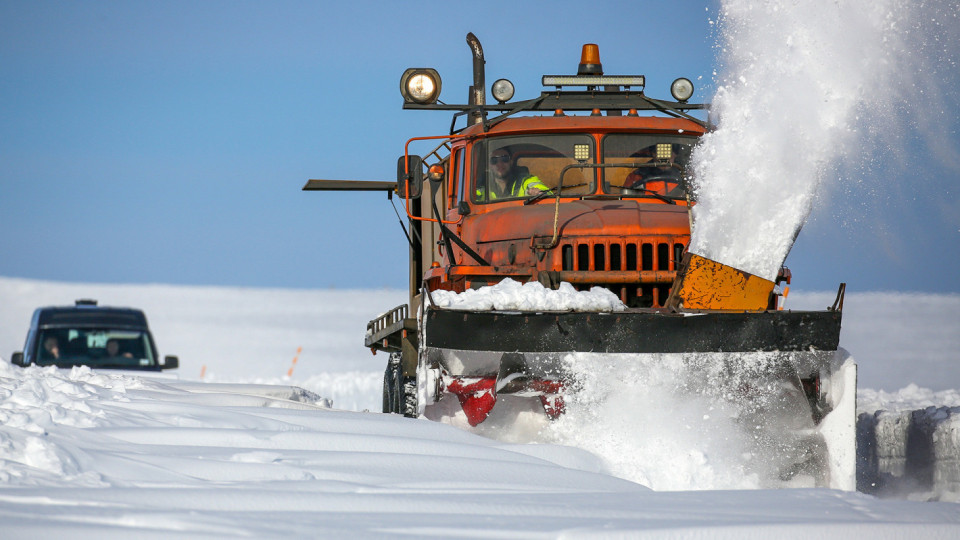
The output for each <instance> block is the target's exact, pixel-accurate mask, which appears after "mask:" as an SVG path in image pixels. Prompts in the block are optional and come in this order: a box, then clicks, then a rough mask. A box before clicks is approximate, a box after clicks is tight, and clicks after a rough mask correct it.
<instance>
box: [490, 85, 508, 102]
mask: <svg viewBox="0 0 960 540" xmlns="http://www.w3.org/2000/svg"><path fill="white" fill-rule="evenodd" d="M490 93H491V94H493V99H495V100H497V101H499V102H500V103H505V102H507V101H510V99H511V98H512V97H513V83H512V82H510V81H508V80H506V79H497V81H496V82H494V83H493V87H492V88H490Z"/></svg>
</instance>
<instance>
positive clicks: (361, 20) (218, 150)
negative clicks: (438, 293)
mask: <svg viewBox="0 0 960 540" xmlns="http://www.w3.org/2000/svg"><path fill="white" fill-rule="evenodd" d="M586 6H587V5H586V4H583V3H582V2H566V1H561V2H523V3H511V4H501V3H490V4H479V5H478V4H466V3H464V4H458V3H451V2H410V3H407V2H365V1H355V2H269V3H267V2H176V1H172V2H82V3H81V2H42V1H38V2H10V1H0V99H2V102H3V105H2V107H0V119H2V121H0V231H2V233H0V275H3V276H10V277H24V278H35V279H48V280H58V281H81V282H108V283H128V282H129V283H154V282H156V283H175V284H198V285H229V286H250V287H296V288H327V287H336V288H369V287H373V288H380V287H395V288H404V287H405V286H406V272H407V267H406V243H405V239H404V237H403V235H402V232H401V230H400V227H399V225H398V223H397V218H396V216H395V215H394V212H393V210H392V209H391V208H390V206H389V203H388V202H387V200H386V197H385V196H384V195H383V194H362V193H331V194H325V193H307V192H302V191H300V188H301V187H302V185H303V184H304V183H305V181H306V180H307V179H309V178H343V179H367V180H392V179H394V176H395V167H396V159H397V156H398V155H400V154H402V152H403V145H404V143H405V141H406V140H407V139H408V138H410V137H414V136H424V135H440V134H444V133H445V132H446V131H447V130H448V128H449V124H450V115H449V114H448V113H440V112H416V111H403V110H402V109H401V104H402V100H401V97H400V94H399V91H398V82H399V78H400V75H401V73H402V72H403V70H404V69H405V68H407V67H433V68H436V69H437V70H438V71H439V72H440V74H441V75H442V76H443V94H442V96H441V99H443V100H444V101H446V102H448V103H449V102H463V101H464V100H465V99H466V96H467V87H468V86H469V84H470V78H471V71H470V69H471V68H470V53H469V50H468V48H467V46H466V43H465V40H464V36H465V35H466V33H467V32H468V31H472V32H474V33H475V34H476V35H477V36H478V37H479V38H480V40H481V42H482V44H483V47H484V52H485V55H486V60H487V64H486V67H487V81H488V82H492V81H493V80H495V79H497V78H500V77H507V78H509V79H511V80H512V81H513V82H514V84H515V85H516V87H517V98H518V99H525V98H527V97H530V96H534V95H536V94H537V93H539V91H540V86H539V84H540V82H539V78H540V75H542V74H545V73H551V74H553V73H560V74H562V73H572V72H573V71H574V70H575V69H576V65H577V63H578V61H579V54H580V47H581V45H582V44H583V43H588V42H592V43H597V44H599V46H600V55H601V60H602V62H603V64H604V68H605V70H606V71H607V72H608V73H616V74H635V73H637V74H645V75H646V76H647V93H648V94H649V95H653V96H661V97H665V96H668V95H669V83H670V81H672V80H673V79H675V78H676V77H679V76H686V77H689V78H691V79H692V80H694V83H695V84H696V86H697V94H696V95H697V96H699V97H700V98H701V99H709V97H710V95H711V94H712V92H713V90H714V85H713V73H714V71H715V70H717V69H719V63H718V58H717V56H718V50H717V49H716V47H715V43H716V32H715V30H714V25H712V24H711V20H715V19H716V18H717V6H716V5H714V4H713V3H712V2H692V1H688V2H645V3H637V2H600V3H597V4H596V5H595V6H590V7H589V8H588V7H586ZM471 11H474V12H472V13H471ZM957 78H960V77H955V76H954V79H957ZM948 105H949V107H950V108H949V109H948V110H946V111H945V112H944V115H945V116H946V117H947V118H953V119H954V120H953V121H952V122H947V123H946V124H945V125H946V129H945V131H943V132H942V133H941V135H940V136H938V137H937V141H938V144H939V147H938V148H939V149H940V151H939V153H937V152H936V151H935V150H932V149H930V148H928V147H927V146H926V145H924V144H922V142H921V141H917V142H916V149H915V150H913V151H912V152H911V153H910V155H908V156H907V157H906V159H907V161H906V162H902V163H900V164H899V165H898V167H899V170H910V171H911V174H910V175H906V176H904V175H900V176H899V177H897V176H894V175H892V174H891V178H890V180H891V182H896V183H897V185H898V186H900V187H901V188H898V189H896V190H890V191H889V192H886V191H887V190H883V189H879V190H878V189H875V188H870V189H869V192H868V193H858V192H856V189H855V188H851V189H848V190H847V191H846V192H844V193H842V194H841V193H837V194H835V195H836V196H834V197H830V198H827V199H828V200H825V201H823V204H822V205H821V207H819V208H818V209H817V210H815V212H814V215H813V216H812V219H811V222H810V223H809V224H808V226H807V227H806V228H805V229H804V231H803V232H802V233H801V235H800V238H799V240H798V242H797V244H796V246H795V248H794V251H793V253H792V254H791V255H790V257H789V258H788V259H787V264H788V265H789V266H790V267H791V269H792V270H793V273H794V276H795V278H796V279H795V285H794V286H796V287H799V288H803V289H806V290H811V289H833V288H835V287H836V285H837V283H839V282H840V281H846V282H848V283H850V287H851V288H852V289H854V290H881V289H883V290H924V291H953V292H960V280H958V279H957V278H958V277H960V270H958V268H960V204H958V195H957V187H958V179H960V172H958V171H960V165H958V164H957V163H956V161H955V160H956V153H957V149H958V147H960V144H958V141H960V136H958V134H957V131H956V128H957V123H956V120H955V119H956V118H957V117H958V116H960V115H958V114H957V112H958V110H960V107H957V105H958V101H957V100H956V99H955V96H954V98H953V99H952V101H951V100H948ZM938 129H940V126H938ZM932 154H936V156H934V157H931V155H932ZM951 160H954V161H951ZM879 168H880V169H883V167H879ZM880 172H881V173H883V171H882V170H881V171H880ZM916 172H919V174H915V173H916ZM884 174H885V173H884ZM903 186H917V188H916V189H912V188H911V189H908V190H904V189H902V187H903ZM865 189H866V188H865Z"/></svg>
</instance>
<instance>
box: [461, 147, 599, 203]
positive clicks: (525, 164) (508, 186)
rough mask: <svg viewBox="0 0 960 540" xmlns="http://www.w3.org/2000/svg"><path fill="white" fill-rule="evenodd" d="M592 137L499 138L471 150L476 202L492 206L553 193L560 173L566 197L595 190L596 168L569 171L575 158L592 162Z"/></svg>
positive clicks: (473, 194)
mask: <svg viewBox="0 0 960 540" xmlns="http://www.w3.org/2000/svg"><path fill="white" fill-rule="evenodd" d="M593 147H594V144H593V138H592V137H591V136H589V135H585V134H571V135H526V136H521V137H498V138H496V139H489V140H487V141H483V142H481V143H479V144H477V145H476V146H475V147H474V151H473V178H474V185H473V190H472V193H471V197H472V198H473V200H474V202H479V203H483V202H492V201H501V200H504V199H518V198H527V197H532V196H536V195H537V194H539V193H541V192H548V193H550V194H553V193H555V190H556V189H557V187H558V186H559V185H560V175H561V173H563V186H562V193H563V194H564V195H573V196H576V195H586V194H589V193H592V192H593V190H594V172H593V171H594V169H583V168H570V169H567V170H566V172H563V171H564V168H565V167H567V166H568V165H577V164H578V163H580V162H578V161H577V159H576V158H577V157H579V158H581V159H582V160H584V161H583V162H584V163H593V162H594V150H593Z"/></svg>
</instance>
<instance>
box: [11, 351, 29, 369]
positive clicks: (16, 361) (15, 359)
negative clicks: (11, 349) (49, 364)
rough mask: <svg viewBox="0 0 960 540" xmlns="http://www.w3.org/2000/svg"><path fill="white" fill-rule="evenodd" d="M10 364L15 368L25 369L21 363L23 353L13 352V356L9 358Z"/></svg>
mask: <svg viewBox="0 0 960 540" xmlns="http://www.w3.org/2000/svg"><path fill="white" fill-rule="evenodd" d="M10 363H11V364H13V365H15V366H21V367H25V365H24V363H23V353H22V352H20V351H17V352H15V353H13V354H12V355H11V356H10Z"/></svg>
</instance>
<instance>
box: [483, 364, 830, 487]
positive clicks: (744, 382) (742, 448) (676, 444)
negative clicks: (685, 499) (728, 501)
mask: <svg viewBox="0 0 960 540" xmlns="http://www.w3.org/2000/svg"><path fill="white" fill-rule="evenodd" d="M788 362H789V360H788V358H787V356H784V355H780V354H776V353H747V354H740V355H729V354H726V355H724V354H714V353H711V354H690V355H679V354H664V355H600V354H590V353H576V354H571V355H569V356H568V357H567V358H566V359H565V370H566V371H567V373H568V375H569V376H570V381H571V387H570V388H568V392H565V399H566V414H564V415H563V416H562V417H561V418H559V419H558V420H556V421H555V422H553V423H552V424H551V425H549V426H548V427H547V428H546V429H545V430H544V432H543V433H544V435H547V436H548V438H549V437H552V438H553V440H554V441H556V442H559V443H561V444H565V445H570V446H576V447H578V448H582V449H584V450H589V451H590V452H591V453H593V454H595V455H597V456H599V457H601V458H602V459H603V461H604V463H605V464H606V466H607V467H608V469H609V471H610V473H612V474H614V475H616V476H619V477H621V478H626V479H628V480H633V481H635V482H638V483H640V484H643V485H645V486H648V487H650V488H653V489H656V490H670V491H672V490H691V489H753V488H776V487H801V486H805V487H809V486H813V485H815V484H816V483H818V482H823V481H824V479H823V478H821V474H822V472H823V471H825V470H826V465H825V463H826V462H825V460H826V459H827V448H826V446H825V441H824V440H823V438H822V436H821V435H820V434H819V433H817V431H816V430H815V429H814V426H813V420H812V418H811V415H810V410H809V405H808V404H807V401H806V398H805V397H804V396H803V394H802V393H801V392H800V391H799V390H798V389H797V388H795V387H794V386H793V385H791V384H790V382H789V380H787V379H786V378H785V377H784V376H783V372H784V369H789V367H788V366H789V363H788ZM612 373H615V374H616V376H615V377H611V376H610V374H612ZM498 405H499V404H498Z"/></svg>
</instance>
